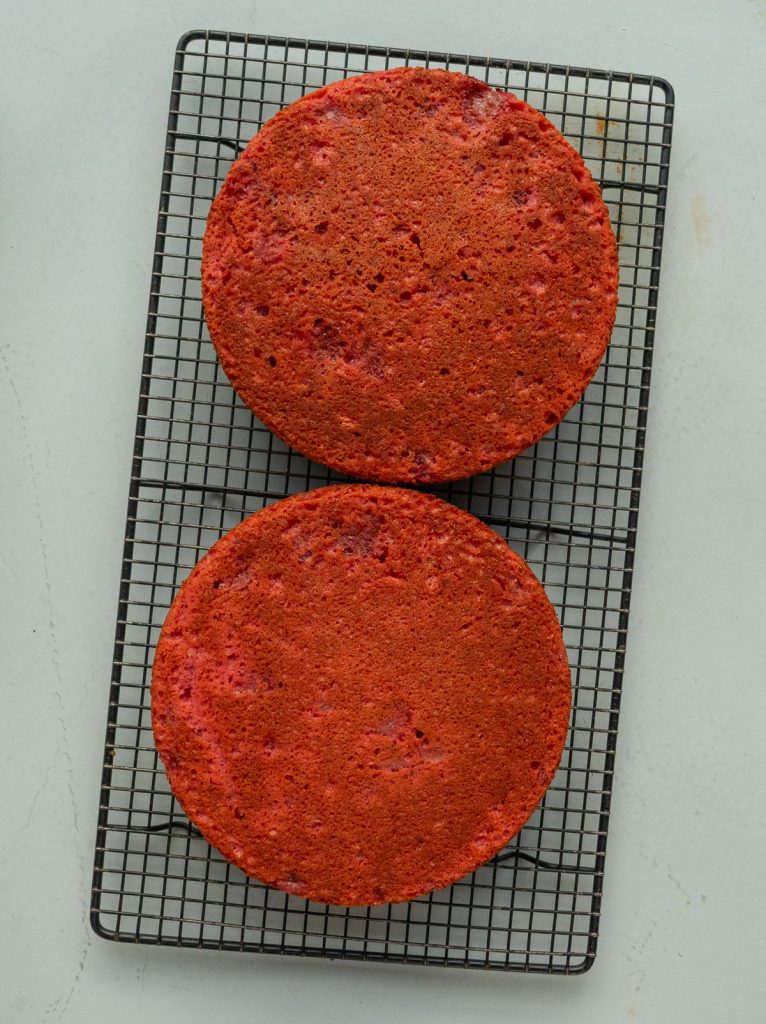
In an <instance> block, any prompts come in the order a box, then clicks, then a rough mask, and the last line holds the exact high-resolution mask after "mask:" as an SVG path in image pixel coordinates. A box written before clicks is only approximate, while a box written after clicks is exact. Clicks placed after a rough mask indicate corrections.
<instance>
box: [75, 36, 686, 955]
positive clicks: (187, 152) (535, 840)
mask: <svg viewBox="0 0 766 1024" xmlns="http://www.w3.org/2000/svg"><path fill="white" fill-rule="evenodd" d="M401 64H417V65H426V66H430V67H440V68H448V69H450V70H460V71H465V72H468V73H469V74H472V75H474V76H476V77H477V78H481V79H483V80H485V81H487V82H488V83H489V84H490V85H493V86H496V87H498V88H501V89H511V90H512V91H513V92H515V93H516V94H517V95H519V96H521V97H523V98H524V99H526V100H528V101H529V102H530V103H531V104H533V105H534V106H535V107H537V108H538V109H540V110H542V111H544V112H545V113H546V114H547V115H548V117H549V118H550V119H551V120H552V121H553V122H554V124H556V125H557V126H558V127H559V128H560V129H561V130H562V131H563V133H564V134H565V135H566V136H567V138H568V139H569V140H570V141H571V142H572V143H573V145H574V146H575V147H576V148H577V149H578V150H579V151H580V153H582V155H583V157H584V158H585V160H586V162H587V163H588V165H589V167H590V169H591V171H592V172H593V174H594V177H595V178H596V179H597V180H598V181H599V182H600V183H601V187H602V189H603V193H604V198H605V199H606V201H607V203H608V205H609V209H610V213H611V217H612V221H613V224H614V226H615V231H616V232H617V235H618V240H619V246H620V292H619V309H618V313H617V323H616V326H615V330H614V335H613V339H612V344H611V346H610V348H609V351H608V353H607V355H606V358H605V359H604V362H603V365H602V366H601V368H600V370H599V371H598V373H597V375H596V377H595V379H594V381H593V383H592V384H591V385H590V387H589V388H588V390H587V392H586V395H585V397H584V399H583V401H582V402H581V403H580V404H579V405H578V406H577V407H576V408H574V409H572V411H571V412H570V413H569V415H568V416H567V417H566V418H565V419H564V421H563V422H562V423H561V424H560V425H559V426H558V427H557V428H556V429H555V430H554V431H553V432H552V433H550V434H548V435H547V436H546V437H545V438H543V439H542V440H541V441H540V442H539V443H538V444H537V445H536V446H535V447H534V448H531V449H529V450H528V451H526V452H524V453H523V454H521V455H519V456H517V457H516V458H515V459H514V460H513V461H511V462H509V463H506V464H505V465H501V466H498V467H497V468H496V469H494V470H493V471H492V472H490V473H486V474H484V475H482V476H477V477H473V478H472V479H469V480H463V481H460V482H458V483H453V484H450V485H449V486H443V487H435V488H433V489H432V490H433V491H434V493H437V494H440V495H442V496H443V497H445V498H447V499H448V500H449V501H452V502H454V503H455V504H456V505H459V506H460V507H461V508H465V509H468V510H469V511H471V512H472V513H473V514H474V515H477V516H478V517H479V518H480V519H483V520H484V521H485V522H487V523H489V524H490V525H491V526H492V527H493V528H494V529H495V530H497V532H498V533H499V534H500V535H501V536H502V537H504V538H505V539H506V540H507V541H508V543H509V544H510V545H511V547H512V548H513V549H514V550H515V551H517V552H518V553H519V554H521V555H522V556H523V557H524V558H526V559H527V561H528V562H529V563H530V564H531V566H532V568H533V569H534V571H535V572H536V573H537V575H538V577H539V578H540V579H541V580H542V582H543V584H544V586H545V589H546V591H547V593H548V595H549V596H550V598H551V600H552V601H553V603H554V605H555V607H556V609H557V611H558V614H559V617H560V619H561V622H562V624H563V628H564V636H565V641H566V644H567V648H568V651H569V654H570V660H571V665H572V676H573V683H574V706H573V710H572V719H571V727H570V733H569V739H568V744H567V747H566V751H565V754H564V758H563V761H562V763H561V767H560V769H559V772H558V774H557V775H556V778H555V780H554V782H553V784H552V786H551V787H550V789H549V791H548V793H547V795H546V797H545V800H544V802H543V804H542V805H541V806H540V807H539V808H538V810H537V811H536V813H535V814H534V816H533V817H532V818H531V820H530V821H529V823H528V824H527V826H526V827H525V828H524V829H523V831H522V832H521V834H520V835H519V836H518V837H517V838H516V839H515V840H514V841H513V842H512V843H511V844H510V846H509V847H508V848H507V849H506V850H505V851H503V853H502V854H500V855H499V856H498V857H497V858H495V860H494V861H492V862H490V863H489V864H486V865H485V866H483V867H481V868H479V870H477V871H476V872H475V873H474V874H473V875H471V876H470V877H467V878H464V879H462V880H461V881H459V882H457V883H456V884H455V885H453V886H452V887H451V888H449V889H446V890H442V891H439V892H434V893H431V894H430V895H428V896H425V897H422V898H420V899H417V900H414V901H413V902H410V903H406V904H395V905H389V906H383V907H375V908H343V907H330V906H325V905H324V904H317V903H312V902H307V901H305V900H303V899H300V898H298V897H295V896H291V895H288V894H286V893H284V892H281V891H278V890H275V889H269V888H267V887H265V886H263V885H261V884H259V883H258V882H256V881H254V880H252V879H249V878H247V877H246V876H245V875H244V874H243V873H242V872H240V871H239V870H238V869H237V868H235V867H233V866H232V865H230V864H228V863H227V862H226V861H225V860H224V859H223V858H222V857H221V856H220V855H219V854H218V853H217V852H216V851H215V850H213V849H211V848H210V847H209V846H208V845H207V843H206V842H205V841H204V840H203V839H202V838H201V837H200V836H199V835H198V834H196V832H195V830H193V829H191V828H189V827H188V824H185V818H184V816H183V814H182V812H181V811H180V809H179V808H178V806H177V805H176V804H175V802H174V800H173V798H172V796H171V794H170V791H169V789H168V784H167V781H166V778H165V774H164V772H163V769H162V765H161V763H160V762H159V761H158V757H157V754H156V751H155V748H154V743H153V740H152V732H151V723H150V713H149V683H150V676H151V662H152V655H153V652H154V645H155V643H156V641H157V637H158V634H159V630H160V626H161V624H162V622H163V620H164V618H165V614H166V611H167V609H168V607H169V605H170V602H171V600H172V598H173V595H174V593H175V592H176V590H177V589H178V587H179V585H180V584H181V582H182V581H183V580H184V578H185V577H186V575H187V574H188V572H189V571H190V569H191V567H192V566H193V565H194V563H195V562H196V561H197V560H198V559H199V558H200V557H201V556H202V554H204V552H205V551H206V550H207V549H208V548H209V547H210V546H211V545H212V544H213V543H214V542H215V541H217V540H218V538H219V537H220V536H221V535H222V534H223V533H224V532H226V531H227V530H229V529H231V528H232V527H233V526H235V525H236V524H237V523H239V522H240V521H241V519H242V518H243V517H244V516H246V515H249V514H250V513H252V512H255V511H257V510H258V509H260V508H262V507H263V506H264V505H266V504H269V503H270V502H272V501H275V500H277V499H279V498H282V497H284V496H286V495H288V494H295V493H296V492H299V491H304V490H307V489H309V488H312V487H317V486H321V485H324V484H328V483H330V482H333V481H335V480H340V479H342V477H341V476H339V475H338V474H335V473H333V472H331V471H330V470H328V469H327V468H325V467H324V466H321V465H318V464H316V463H313V462H310V461H308V460H307V459H305V458H303V457H302V456H301V455H299V454H298V453H296V452H294V451H292V450H290V449H289V448H288V447H287V446H286V445H284V444H283V443H282V442H281V441H279V440H278V439H277V438H276V437H274V436H273V435H272V434H270V433H269V432H268V431H267V430H266V429H265V427H263V426H262V424H261V423H259V422H258V421H257V420H255V419H254V418H253V416H252V415H251V413H250V412H249V411H248V409H246V408H245V407H244V406H243V405H242V404H241V402H240V401H239V400H238V398H237V397H236V395H235V394H234V392H233V390H232V388H231V386H230V384H229V382H228V380H227V379H226V376H225V375H224V373H223V371H222V370H221V369H220V367H219V365H218V362H217V360H216V358H215V353H214V350H213V348H212V345H211V343H210V340H209V338H208V334H207V331H206V328H205V323H204V319H203V314H202V302H201V296H200V258H201V237H202V234H203V230H204V227H205V218H206V216H207V212H208V208H209V206H210V202H211V199H212V198H213V196H214V195H215V194H216V192H217V190H218V188H219V187H220V185H221V183H222V181H223V179H224V177H225V175H226V172H227V170H228V168H229V166H230V164H231V162H232V160H233V158H234V156H235V154H236V152H237V151H238V149H239V148H240V147H241V146H242V145H243V144H245V143H246V142H247V141H248V139H249V138H250V137H251V136H252V135H253V134H254V133H255V132H256V131H257V130H258V129H259V128H260V127H261V125H262V124H263V123H264V121H266V120H267V119H268V118H270V117H271V116H272V115H274V114H275V113H276V112H277V111H278V110H279V109H280V108H281V107H283V106H284V105H285V104H288V103H290V102H292V101H293V100H295V99H297V98H298V97H300V96H302V95H303V94H304V93H306V92H308V91H310V90H312V89H314V88H316V87H318V86H321V85H323V84H325V83H326V82H330V81H334V80H337V79H340V78H343V77H346V76H348V75H353V74H357V73H359V72H364V71H375V70H381V69H383V68H387V67H393V66H396V65H401ZM672 116H673V94H672V90H671V88H670V86H669V85H668V84H667V83H666V82H664V81H661V80H658V79H655V78H651V77H644V76H640V75H628V74H617V73H607V72H602V71H593V70H586V69H579V68H569V67H566V68H565V67H555V66H551V65H542V64H530V63H523V62H518V61H511V60H496V59H488V58H476V57H465V56H454V55H448V54H434V53H424V52H415V51H405V50H392V49H384V48H379V47H373V46H355V45H354V46H352V45H345V44H335V43H319V42H313V41H304V40H295V39H278V38H273V37H264V36H241V35H231V34H228V33H220V32H192V33H189V34H188V35H186V36H185V37H183V38H182V39H181V41H180V42H179V45H178V48H177V52H176V62H175V73H174V76H173V88H172V95H171V106H170V120H169V127H168V136H167V149H166V156H165V165H164V174H163V179H162V195H161V201H160V215H159V225H158V232H157V242H156V251H155V257H154V268H153V276H152V285H151V300H150V307H149V321H148V331H147V337H146V350H145V357H144V364H143V372H142V377H141V395H140V404H139V415H138V425H137V432H136V447H135V454H134V460H133V467H132V476H131V485H130V502H129V508H128V519H127V530H126V541H125V557H124V563H123V568H122V582H121V589H120V603H119V612H118V624H117V638H116V648H115V662H114V674H113V680H112V689H111V696H110V702H109V719H108V728H107V739H106V752H105V760H104V774H103V786H102V790H101V806H100V814H99V827H98V836H97V847H96V861H95V872H94V880H93V902H92V921H93V926H94V928H95V929H96V930H97V932H99V934H101V935H103V936H105V937H108V938H112V939H118V940H122V941H130V942H136V941H138V942H149V943H161V944H166V945H174V946H175V945H182V946H196V947H208V948H226V949H238V950H253V951H256V950H257V951H271V952H280V953H298V954H304V955H321V956H333V957H348V958H354V959H371V960H389V961H398V962H412V963H421V964H422V963H428V964H454V965H460V966H468V967H483V968H498V969H503V970H524V971H543V972H548V973H576V972H581V971H584V970H587V968H588V967H589V966H590V965H591V963H592V961H593V958H594V956H595V951H596V941H597V936H598V921H599V908H600V900H601V891H602V878H603V869H604V853H605V848H606V829H607V819H608V814H609V803H610V796H611V790H612V768H613V758H614V749H615V741H616V730H617V713H618V708H619V701H620V690H621V684H622V673H623V659H624V652H625V640H626V631H627V625H628V603H629V596H630V587H631V578H632V566H633V552H634V545H635V536H636V522H637V513H638V498H639V488H640V481H641V463H642V454H643V448H644V428H645V421H646V408H647V399H648V389H649V374H650V365H651V353H652V340H653V331H654V321H655V309H656V302H657V287H658V279H659V268H660V249H661V242H662V225H663V219H664V211H665V198H666V185H667V174H668V162H669V157H670V136H671V125H672Z"/></svg>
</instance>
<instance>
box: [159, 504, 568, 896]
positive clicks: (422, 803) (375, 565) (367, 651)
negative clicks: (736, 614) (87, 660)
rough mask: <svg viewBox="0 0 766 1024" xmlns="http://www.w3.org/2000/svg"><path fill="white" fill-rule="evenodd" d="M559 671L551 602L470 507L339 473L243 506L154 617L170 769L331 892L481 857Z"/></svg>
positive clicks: (523, 800) (544, 765)
mask: <svg viewBox="0 0 766 1024" xmlns="http://www.w3.org/2000/svg"><path fill="white" fill-rule="evenodd" d="M569 707H570V675H569V668H568V665H567V658H566V653H565V649H564V645H563V642H562V637H561V630H560V627H559V624H558V622H557V619H556V615H555V613H554V611H553V608H552V607H551V604H550V602H549V601H548V599H547V598H546V596H545V593H544V591H543V589H542V587H541V586H540V584H539V583H538V581H537V579H536V578H535V576H534V575H533V574H532V572H531V571H530V569H529V568H528V567H527V565H526V563H525V562H524V561H523V559H521V558H519V556H518V555H516V554H514V553H513V552H512V551H510V550H509V548H508V547H507V545H506V544H505V543H504V542H503V541H502V540H501V539H500V538H499V537H498V536H497V535H496V534H495V533H494V532H493V531H492V530H490V529H489V528H488V527H486V526H484V525H482V524H481V523H480V522H479V521H478V520H477V519H475V518H474V517H473V516H471V515H469V514H468V513H466V512H463V511H461V510H459V509H456V508H454V507H453V506H451V505H448V504H447V503H446V502H443V501H441V500H439V499H436V498H432V497H429V496H427V495H424V494H421V493H418V492H416V491H409V490H398V489H394V488H388V487H375V486H370V485H356V486H340V487H329V488H324V489H320V490H317V491H313V492H310V493H308V494H304V495H299V496H297V497H294V498H289V499H287V500H285V501H281V502H279V503H277V504H275V505H271V506H269V507H268V508H266V509H264V510H263V511H261V512H258V513H256V514H255V515H253V516H251V517H250V518H249V519H246V520H245V521H244V522H243V523H242V524H241V525H240V526H238V527H236V529H234V530H232V531H231V532H230V533H229V534H227V535H226V536H225V537H224V538H223V539H222V540H220V541H219V542H218V543H217V544H216V545H215V546H214V547H213V548H212V549H211V551H210V552H209V553H208V554H207V555H206V556H205V557H204V558H203V559H202V560H201V561H200V562H199V563H198V565H197V566H196V567H195V569H194V570H193V572H192V573H191V575H190V577H189V579H188V580H187V582H186V583H184V585H183V586H182V588H181V590H180V592H179V594H178V596H177V597H176V599H175V601H174V602H173V605H172V607H171V609H170V612H169V614H168V616H167V620H166V622H165V625H164V627H163V629H162V634H161V637H160V641H159V645H158V647H157V652H156V657H155V661H154V672H153V679H152V724H153V727H154V734H155V737H156V742H157V747H158V749H159V752H160V755H161V757H162V760H163V762H164V764H165V768H166V770H167V775H168V778H169V780H170V784H171V787H172V789H173V792H174V793H175V795H176V797H177V798H178V800H179V801H180V803H181V805H182V806H183V808H184V810H185V811H186V813H187V814H188V816H189V817H190V818H191V820H192V821H193V822H195V823H196V824H197V825H198V826H199V828H200V829H201V831H202V833H203V834H204V836H205V837H206V838H207V839H208V841H209V842H210V843H212V844H213V845H214V846H216V847H218V849H219V850H220V851H221V852H222V853H223V854H224V855H225V856H226V857H228V858H229V859H230V860H232V861H234V862H235V863H236V864H237V865H239V867H241V868H242V869H243V870H244V871H246V872H247V873H248V874H251V875H253V876H255V877H256V878H259V879H261V880H262V881H263V882H266V883H268V884H269V885H273V886H278V887H279V888H281V889H284V890H285V891H287V892H289V893H294V894H296V895H300V896H305V897H308V898H311V899H314V900H320V901H324V902H327V903H340V904H375V903H382V902H390V901H398V900H405V899H411V898H412V897H415V896H418V895H420V894H422V893H424V892H427V891H429V890H431V889H434V888H438V887H442V886H446V885H449V884H451V883H452V882H454V881H455V880H456V879H458V878H460V877H462V876H463V875H465V874H467V873H468V872H470V871H472V870H473V869H475V868H476V867H477V866H478V865H480V864H481V863H483V862H484V861H486V860H488V859H490V858H491V857H492V856H494V854H495V853H497V851H498V850H500V849H501V848H502V847H503V846H504V845H505V844H506V843H507V842H508V840H509V839H510V838H511V837H512V836H513V835H514V834H515V833H516V832H518V830H519V829H520V828H521V827H522V825H523V824H524V823H525V821H526V820H527V818H528V817H529V815H530V814H531V813H532V811H533V810H534V809H535V807H536V805H537V803H538V802H539V800H540V798H541V797H542V795H543V793H544V792H545V789H546V788H547V786H548V784H549V783H550V781H551V779H552V778H553V775H554V772H555V771H556V767H557V765H558V762H559V759H560V757H561V752H562V748H563V744H564V739H565V736H566V731H567V723H568V717H569Z"/></svg>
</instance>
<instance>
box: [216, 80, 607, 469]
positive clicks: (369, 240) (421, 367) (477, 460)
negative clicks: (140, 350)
mask: <svg viewBox="0 0 766 1024" xmlns="http://www.w3.org/2000/svg"><path fill="white" fill-rule="evenodd" d="M617 273H618V267H617V249H616V244H615V239H614V234H613V232H612V228H611V226H610V223H609V214H608V211H607V209H606V207H605V205H604V203H603V201H602V198H601V194H600V191H599V188H598V186H597V185H596V184H595V182H594V181H593V180H592V178H591V176H590V174H589V172H588V170H587V168H586V167H585V164H584V163H583V161H582V159H581V158H580V156H579V155H578V154H577V153H576V152H575V150H574V149H573V148H572V147H571V146H570V145H569V143H568V142H566V140H565V139H564V137H563V136H562V135H561V134H560V133H559V132H558V131H557V130H556V128H555V127H554V126H553V125H552V124H551V123H550V121H548V120H547V119H546V118H545V117H543V116H542V114H540V113H539V112H538V111H536V110H534V109H533V108H532V107H530V106H528V105H527V104H526V103H523V102H521V101H520V100H519V99H517V98H516V97H515V96H513V95H511V94H507V93H502V92H498V91H496V90H494V89H491V88H489V87H488V86H486V85H485V84H483V83H482V82H479V81H477V80H475V79H473V78H469V77H467V76H466V75H461V74H455V73H452V72H447V71H438V70H425V69H422V68H397V69H395V70H392V71H385V72H379V73H374V74H368V75H360V76H357V77H355V78H350V79H347V80H345V81H342V82H337V83H334V84H332V85H329V86H327V87H325V88H322V89H320V90H318V91H317V92H314V93H311V94H310V95H308V96H306V97H305V98H303V99H301V100H299V101H298V102H297V103H294V104H293V105H292V106H290V107H287V108H286V109H285V110H284V111H282V112H281V113H279V114H278V115H277V116H276V117H274V118H273V119H272V120H271V121H269V122H268V123H267V124H266V125H265V126H264V127H263V129H262V130H261V131H260V132H259V133H258V134H257V135H256V136H255V137H254V138H253V139H252V141H251V142H250V144H249V145H248V147H247V149H246V150H245V151H244V153H243V154H242V156H241V157H240V158H239V159H238V160H237V161H236V163H235V164H234V165H233V167H232V168H231V170H230V171H229V174H228V176H227V178H226V181H225V183H224V185H223V187H222V189H221V191H220V193H219V195H218V197H217V198H216V200H215V202H214V203H213V206H212V209H211V211H210V215H209V218H208V224H207V230H206V233H205V239H204V256H203V266H202V284H203V295H204V305H205V315H206V318H207V323H208V326H209V329H210V335H211V337H212V339H213V343H214V345H215V347H216V349H217V352H218V355H219V358H220V360H221V363H222V365H223V367H224V369H225V370H226V373H227V374H228V376H229V378H230V379H231V381H232V383H233V385H234V387H235V388H236V389H237V391H238V392H239V394H240V396H241V397H242V399H243V400H244V401H245V402H246V403H247V405H249V406H250V408H251V409H252V410H253V411H254V412H255V413H256V415H257V416H259V417H260V419H261V420H262V421H263V422H264V423H265V424H266V425H267V426H268V427H269V428H270V429H271V430H273V431H274V432H275V433H276V434H278V435H279V436H280V437H281V438H283V439H284V440H285V441H286V442H288V443H289V444H291V445H292V446H294V447H295V448H297V449H298V450H299V451H300V452H303V453H304V454H305V455H308V456H310V457H311V458H313V459H317V460H318V461H320V462H324V463H326V464H327V465H329V466H332V467H334V468H335V469H338V470H340V471H342V472H345V473H349V474H351V475H353V476H357V477H361V478H364V479H370V480H382V481H391V482H393V481H413V482H424V481H437V480H450V479H456V478H458V477H464V476H469V475H471V474H473V473H477V472H480V471H483V470H485V469H488V468H489V467H491V466H493V465H495V464H497V463H498V462H501V461H503V460H505V459H508V458H510V457H512V456H513V455H515V454H517V453H518V452H519V451H521V450H522V449H524V448H526V447H528V446H529V445H531V444H533V443H534V442H535V441H537V440H538V439H539V438H540V437H541V436H542V435H543V434H544V433H545V432H546V431H548V430H550V429H551V427H553V426H554V425H555V424H556V423H557V422H558V421H559V419H560V418H561V417H562V416H563V415H564V414H565V413H566V411H567V410H568V409H569V408H570V407H571V406H572V405H573V404H574V403H575V402H577V401H578V399H579V398H580V396H581V395H582V392H583V391H584V389H585V387H586V385H587V383H588V381H589V380H590V379H591V377H592V376H593V374H594V372H595V370H596V368H597V367H598V365H599V362H600V360H601V358H602V356H603V354H604V351H605V349H606V346H607V343H608V341H609V337H610V334H611V330H612V325H613V322H614V316H615V309H616V302H617Z"/></svg>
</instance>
